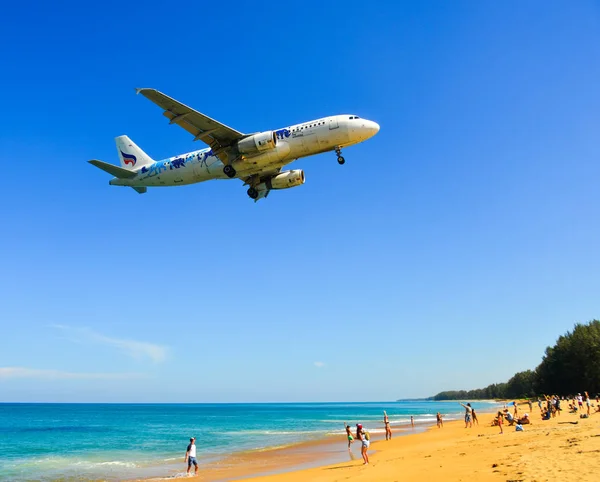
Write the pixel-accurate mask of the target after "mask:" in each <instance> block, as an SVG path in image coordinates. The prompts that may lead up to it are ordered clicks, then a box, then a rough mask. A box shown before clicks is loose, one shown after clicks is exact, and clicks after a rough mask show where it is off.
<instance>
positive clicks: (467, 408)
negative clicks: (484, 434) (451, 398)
mask: <svg viewBox="0 0 600 482" xmlns="http://www.w3.org/2000/svg"><path fill="white" fill-rule="evenodd" d="M461 405H462V406H463V407H465V428H467V427H472V426H473V425H472V423H471V412H472V411H473V409H472V408H471V404H470V403H467V404H466V405H465V404H464V403H461Z"/></svg>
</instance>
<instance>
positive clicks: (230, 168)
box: [223, 164, 236, 177]
mask: <svg viewBox="0 0 600 482" xmlns="http://www.w3.org/2000/svg"><path fill="white" fill-rule="evenodd" d="M223 172H224V173H225V175H226V176H227V177H235V174H236V172H235V169H234V168H233V166H231V165H229V164H227V165H226V166H225V167H224V168H223Z"/></svg>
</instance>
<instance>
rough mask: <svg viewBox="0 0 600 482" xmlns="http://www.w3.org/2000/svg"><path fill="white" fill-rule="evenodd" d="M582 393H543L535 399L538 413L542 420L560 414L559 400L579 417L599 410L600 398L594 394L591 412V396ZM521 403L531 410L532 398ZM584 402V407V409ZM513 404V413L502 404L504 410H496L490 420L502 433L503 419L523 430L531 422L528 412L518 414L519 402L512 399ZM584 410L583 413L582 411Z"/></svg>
mask: <svg viewBox="0 0 600 482" xmlns="http://www.w3.org/2000/svg"><path fill="white" fill-rule="evenodd" d="M583 393H584V395H581V393H578V394H577V396H567V397H564V396H563V397H559V396H558V395H544V396H543V397H539V398H538V399H537V405H538V407H539V409H540V415H541V419H542V420H550V418H554V417H556V416H557V415H558V416H560V412H561V411H562V408H561V402H565V403H568V402H569V401H570V400H572V402H571V403H569V413H580V417H581V418H588V417H589V416H590V415H591V414H592V413H598V412H600V398H599V396H596V405H597V406H596V410H595V412H592V410H591V408H592V407H593V406H594V405H593V404H592V402H591V397H590V395H589V393H588V392H583ZM521 404H522V405H524V404H527V405H528V406H529V411H530V412H531V411H532V410H533V400H532V399H529V400H527V401H526V402H522V403H521ZM584 404H585V407H586V408H585V409H584ZM512 405H513V413H510V411H509V409H508V408H507V406H506V405H505V406H504V410H501V411H498V414H497V415H496V417H495V418H494V421H493V422H492V425H493V426H498V427H500V433H504V432H503V430H502V425H503V424H504V421H506V422H507V423H508V425H509V426H512V425H514V426H515V427H516V429H517V430H523V425H527V424H530V423H531V418H530V415H529V413H525V414H523V415H522V416H519V404H518V403H517V402H516V401H514V402H512ZM584 412H585V413H584Z"/></svg>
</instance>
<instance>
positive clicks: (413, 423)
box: [410, 415, 415, 428]
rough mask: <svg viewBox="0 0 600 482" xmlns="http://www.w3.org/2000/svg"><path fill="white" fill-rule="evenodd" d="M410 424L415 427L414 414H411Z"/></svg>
mask: <svg viewBox="0 0 600 482" xmlns="http://www.w3.org/2000/svg"><path fill="white" fill-rule="evenodd" d="M410 426H411V427H412V428H415V417H413V416H412V415H411V416H410Z"/></svg>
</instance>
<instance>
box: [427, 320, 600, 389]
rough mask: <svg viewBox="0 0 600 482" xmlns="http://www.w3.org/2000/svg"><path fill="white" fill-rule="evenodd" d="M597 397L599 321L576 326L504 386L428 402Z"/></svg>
mask: <svg viewBox="0 0 600 482" xmlns="http://www.w3.org/2000/svg"><path fill="white" fill-rule="evenodd" d="M584 391H588V392H589V393H590V395H593V394H596V393H600V321H598V320H592V321H590V322H589V323H585V324H581V323H578V324H576V325H575V327H574V328H573V331H568V332H567V333H566V334H565V335H563V336H560V337H559V338H558V340H557V341H556V344H555V345H554V346H552V347H550V346H549V347H548V348H546V352H545V353H544V356H543V358H542V362H541V363H540V364H539V365H538V367H537V368H536V369H535V370H533V371H532V370H526V371H524V372H519V373H515V374H514V375H513V376H512V378H511V379H510V380H508V381H507V382H505V383H493V384H492V385H488V386H487V387H485V388H478V389H476V390H450V391H446V392H440V393H438V394H437V395H434V396H433V397H430V398H429V400H466V399H483V398H488V399H489V398H528V397H535V396H538V395H541V394H554V395H573V394H576V393H579V392H582V393H583V392H584Z"/></svg>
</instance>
